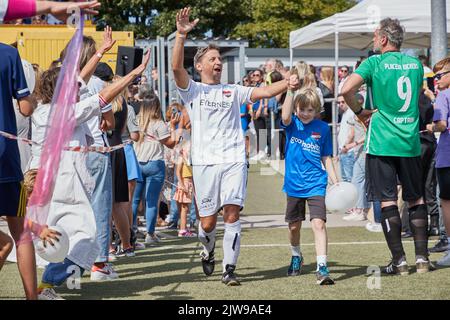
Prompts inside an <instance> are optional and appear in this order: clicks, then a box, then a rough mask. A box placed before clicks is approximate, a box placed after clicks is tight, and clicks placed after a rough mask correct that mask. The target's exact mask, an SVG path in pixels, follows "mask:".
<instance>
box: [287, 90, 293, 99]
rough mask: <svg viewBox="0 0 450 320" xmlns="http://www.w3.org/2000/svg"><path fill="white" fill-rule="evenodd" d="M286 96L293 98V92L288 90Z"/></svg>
mask: <svg viewBox="0 0 450 320" xmlns="http://www.w3.org/2000/svg"><path fill="white" fill-rule="evenodd" d="M286 95H287V96H288V97H293V96H294V92H293V91H292V90H288V91H287V94H286Z"/></svg>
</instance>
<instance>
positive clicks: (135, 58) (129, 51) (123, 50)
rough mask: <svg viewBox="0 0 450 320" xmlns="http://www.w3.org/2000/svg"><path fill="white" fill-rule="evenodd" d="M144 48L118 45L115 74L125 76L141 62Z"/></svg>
mask: <svg viewBox="0 0 450 320" xmlns="http://www.w3.org/2000/svg"><path fill="white" fill-rule="evenodd" d="M143 56H144V49H142V48H138V47H124V46H119V51H118V52H117V62H116V75H118V76H121V77H123V76H126V75H127V74H128V73H130V71H131V70H133V69H135V68H136V67H138V66H139V65H140V64H141V63H142V57H143Z"/></svg>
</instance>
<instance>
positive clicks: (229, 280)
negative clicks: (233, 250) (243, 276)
mask: <svg viewBox="0 0 450 320" xmlns="http://www.w3.org/2000/svg"><path fill="white" fill-rule="evenodd" d="M235 269H236V266H233V265H231V264H227V265H226V266H225V270H226V271H225V272H224V273H223V275H222V283H224V284H226V285H227V286H239V285H241V283H240V282H239V280H238V279H237V278H236V275H235V274H234V270H235Z"/></svg>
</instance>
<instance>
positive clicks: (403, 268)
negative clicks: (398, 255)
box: [382, 260, 409, 276]
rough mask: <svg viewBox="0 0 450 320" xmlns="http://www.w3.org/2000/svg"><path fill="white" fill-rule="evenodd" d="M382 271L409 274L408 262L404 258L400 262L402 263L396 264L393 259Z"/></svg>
mask: <svg viewBox="0 0 450 320" xmlns="http://www.w3.org/2000/svg"><path fill="white" fill-rule="evenodd" d="M382 273H384V274H393V275H396V274H399V275H402V276H407V275H409V270H408V263H407V262H406V261H405V260H403V261H402V262H400V264H398V265H396V264H394V262H393V261H391V262H390V263H389V264H388V265H387V266H386V267H384V268H383V269H382Z"/></svg>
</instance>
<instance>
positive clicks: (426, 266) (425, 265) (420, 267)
mask: <svg viewBox="0 0 450 320" xmlns="http://www.w3.org/2000/svg"><path fill="white" fill-rule="evenodd" d="M435 269H436V268H435V266H434V265H433V264H432V263H431V261H430V260H428V259H422V258H419V259H417V260H416V271H417V273H427V272H429V271H434V270H435Z"/></svg>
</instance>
